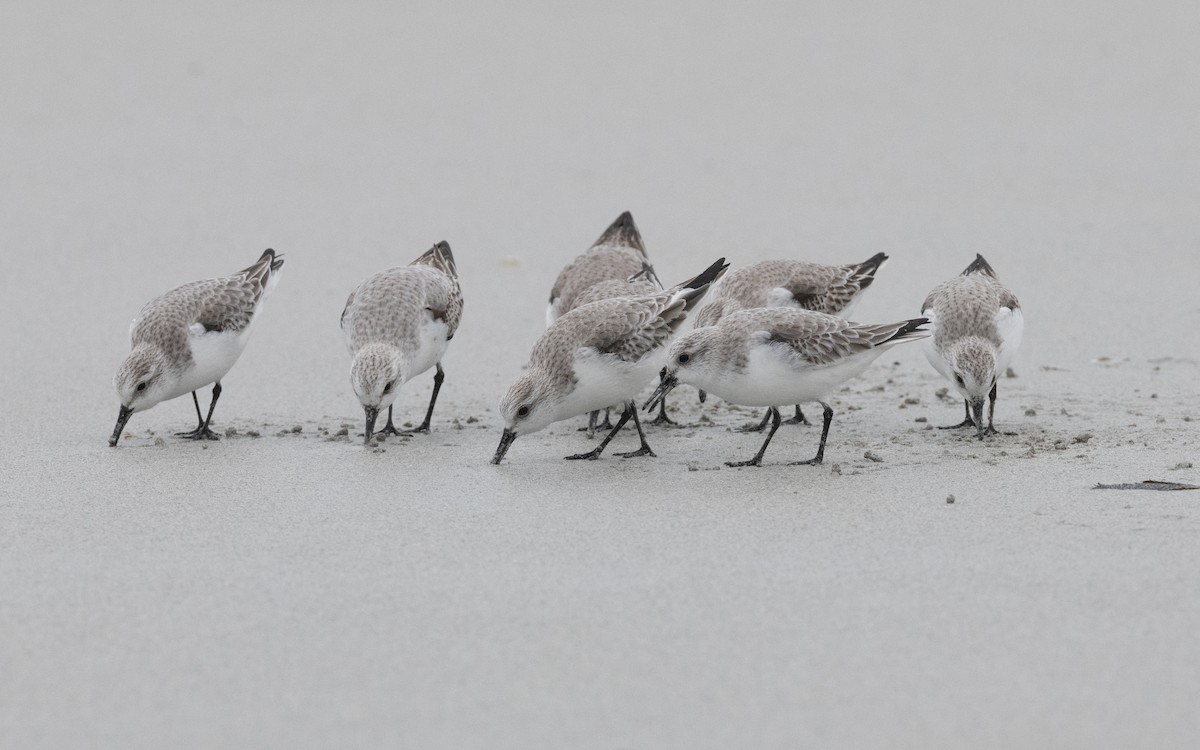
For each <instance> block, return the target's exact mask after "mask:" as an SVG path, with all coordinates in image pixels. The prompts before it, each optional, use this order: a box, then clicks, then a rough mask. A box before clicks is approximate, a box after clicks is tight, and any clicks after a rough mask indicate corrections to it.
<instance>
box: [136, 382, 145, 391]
mask: <svg viewBox="0 0 1200 750" xmlns="http://www.w3.org/2000/svg"><path fill="white" fill-rule="evenodd" d="M137 389H138V390H139V391H144V390H146V384H145V383H138V386H137Z"/></svg>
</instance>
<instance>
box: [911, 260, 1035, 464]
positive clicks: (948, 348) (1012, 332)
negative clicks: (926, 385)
mask: <svg viewBox="0 0 1200 750" xmlns="http://www.w3.org/2000/svg"><path fill="white" fill-rule="evenodd" d="M921 309H922V313H921V314H922V315H924V316H925V317H927V318H929V320H930V321H932V324H933V338H931V339H929V341H927V342H925V356H926V357H927V358H928V359H929V363H930V364H931V365H933V367H934V369H935V370H937V371H938V372H940V373H941V374H942V375H944V376H945V377H946V378H947V379H948V380H950V381H951V382H952V383H954V387H955V388H956V389H957V390H958V392H959V393H960V394H961V395H962V397H963V403H964V404H965V408H966V418H965V419H963V421H962V422H960V423H959V424H956V425H950V426H949V427H947V428H944V429H952V428H954V427H975V428H976V429H977V430H978V432H977V434H978V436H979V439H980V440H982V439H983V436H984V434H985V433H988V432H991V433H995V432H996V428H995V427H993V426H992V415H993V413H994V412H995V411H996V376H997V375H999V374H1000V373H1002V372H1004V371H1005V370H1006V369H1007V368H1008V365H1009V363H1010V362H1011V361H1012V358H1013V355H1014V354H1015V353H1016V351H1017V347H1018V346H1020V344H1021V334H1022V332H1023V331H1024V328H1025V316H1024V315H1023V314H1022V312H1021V307H1020V303H1019V302H1017V298H1016V296H1015V295H1014V294H1013V293H1012V292H1010V291H1009V290H1008V289H1006V288H1005V286H1004V285H1003V284H1001V283H1000V282H999V280H997V279H996V272H995V271H993V270H992V267H991V266H990V265H988V262H987V261H986V260H984V259H983V256H982V255H979V254H978V253H977V254H976V255H975V260H974V261H972V262H971V265H969V266H967V268H966V270H965V271H963V272H962V274H960V275H958V276H955V277H954V278H952V279H950V280H949V281H946V282H944V283H942V284H940V285H938V287H937V288H936V289H934V290H933V291H932V292H930V293H929V296H928V297H926V298H925V304H923V305H922V306H921ZM985 396H986V397H987V398H988V402H989V403H988V423H987V427H986V428H984V426H983V399H984V397H985Z"/></svg>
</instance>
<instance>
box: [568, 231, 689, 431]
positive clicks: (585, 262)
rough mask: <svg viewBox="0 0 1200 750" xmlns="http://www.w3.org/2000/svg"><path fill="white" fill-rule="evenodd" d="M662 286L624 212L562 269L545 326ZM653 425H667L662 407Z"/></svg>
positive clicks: (591, 424) (592, 421)
mask: <svg viewBox="0 0 1200 750" xmlns="http://www.w3.org/2000/svg"><path fill="white" fill-rule="evenodd" d="M661 289H662V283H661V282H660V281H659V280H658V276H657V275H656V274H655V272H654V266H653V265H651V264H650V257H649V256H648V255H647V254H646V243H645V242H644V241H643V240H642V233H641V232H640V231H639V230H638V227H637V224H636V223H635V222H634V220H633V214H631V213H629V212H628V211H624V212H622V213H621V215H620V216H618V217H617V218H616V220H615V221H614V222H613V223H612V224H610V225H609V226H608V228H607V229H605V230H604V232H603V233H602V234H601V235H600V237H599V238H598V239H597V240H596V241H595V242H593V243H592V246H591V247H589V248H588V249H587V250H586V251H585V252H584V253H583V254H582V255H579V256H576V257H575V259H574V260H572V261H571V262H570V263H568V264H567V265H566V266H564V267H563V269H562V271H560V272H559V274H558V278H557V279H555V280H554V286H553V287H552V288H551V289H550V303H549V305H548V306H547V307H546V326H547V327H549V326H550V324H551V323H553V322H554V321H555V320H557V319H558V318H559V317H560V316H562V315H564V314H566V313H569V312H570V311H572V310H574V309H575V308H577V307H580V306H581V305H586V304H588V303H591V302H595V301H597V300H601V299H612V298H614V297H636V296H639V295H643V294H654V293H655V292H657V291H659V290H661ZM609 411H610V409H609V408H607V407H606V408H605V409H604V422H603V423H600V424H599V427H600V428H601V429H606V430H607V429H610V428H612V426H613V425H612V423H611V422H610V421H609ZM599 414H600V412H599V410H597V411H593V412H591V413H589V414H588V426H587V428H586V429H587V434H588V437H589V438H590V437H592V436H594V435H595V434H596V428H597V421H598V420H597V418H598V416H599ZM654 423H655V424H671V423H672V422H671V420H670V418H669V417H667V412H666V407H665V405H664V407H663V408H662V409H660V410H659V414H658V417H656V418H655V420H654Z"/></svg>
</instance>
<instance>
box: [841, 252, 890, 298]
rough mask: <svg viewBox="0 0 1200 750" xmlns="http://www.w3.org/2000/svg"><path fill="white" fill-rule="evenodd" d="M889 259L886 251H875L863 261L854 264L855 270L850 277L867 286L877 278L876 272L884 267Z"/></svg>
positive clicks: (864, 286)
mask: <svg viewBox="0 0 1200 750" xmlns="http://www.w3.org/2000/svg"><path fill="white" fill-rule="evenodd" d="M887 259H888V256H887V254H886V253H875V254H874V255H872V256H871V257H870V258H867V259H866V260H864V261H863V262H862V263H859V264H857V265H855V266H853V268H854V270H853V271H852V272H851V273H850V278H851V279H857V280H859V281H860V282H861V284H862V287H863V288H864V289H865V288H867V287H868V286H870V285H871V282H872V281H874V280H875V274H876V273H877V272H878V271H879V269H880V268H882V267H883V264H884V263H886V262H887Z"/></svg>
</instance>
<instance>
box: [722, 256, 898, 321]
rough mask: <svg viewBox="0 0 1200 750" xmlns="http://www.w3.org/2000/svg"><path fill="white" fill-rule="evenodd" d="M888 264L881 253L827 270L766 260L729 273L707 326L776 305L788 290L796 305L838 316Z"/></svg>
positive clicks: (796, 262)
mask: <svg viewBox="0 0 1200 750" xmlns="http://www.w3.org/2000/svg"><path fill="white" fill-rule="evenodd" d="M886 260H887V256H886V255H885V254H883V253H877V254H876V255H875V256H873V257H872V258H871V259H869V260H867V261H865V262H863V263H855V264H851V265H845V266H825V265H820V264H817V263H807V262H805V261H800V260H786V259H785V260H766V261H762V262H760V263H755V264H753V265H749V266H746V267H744V268H740V269H737V270H735V271H733V272H731V273H729V274H728V275H727V276H726V277H725V279H724V280H723V281H722V282H721V286H720V288H719V289H718V292H717V297H718V299H717V300H714V301H713V302H712V303H711V305H710V306H712V307H713V309H712V310H711V311H709V312H707V313H706V314H705V316H704V322H705V324H707V325H711V324H712V323H714V322H716V321H718V320H720V319H721V318H722V317H724V316H725V315H728V314H729V313H731V312H733V311H736V310H746V309H751V308H755V307H766V306H767V305H769V304H772V303H773V302H772V294H773V293H774V290H776V289H784V290H786V291H787V292H788V293H789V294H790V295H791V296H792V297H793V298H794V300H795V303H796V304H797V305H798V306H800V307H802V308H804V309H806V310H813V311H816V312H823V313H828V314H830V315H834V314H837V313H839V312H841V311H842V310H843V309H845V308H846V306H847V305H849V304H850V302H852V301H853V300H854V298H855V297H856V296H858V294H859V293H861V292H862V290H864V289H866V288H867V287H869V286H870V285H871V283H872V282H873V281H874V280H875V272H876V271H877V270H878V269H879V267H880V266H881V265H882V264H883V262H884V261H886ZM775 304H778V303H777V302H776V303H775Z"/></svg>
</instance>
